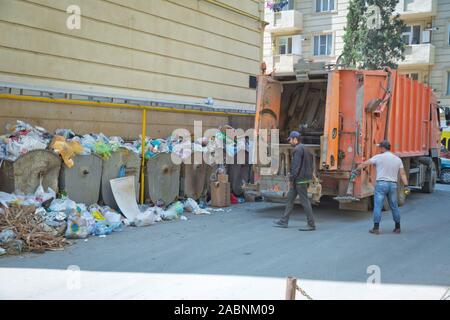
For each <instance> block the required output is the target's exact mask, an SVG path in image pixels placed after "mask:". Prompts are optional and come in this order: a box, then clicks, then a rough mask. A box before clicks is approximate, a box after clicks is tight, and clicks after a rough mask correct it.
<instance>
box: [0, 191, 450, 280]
mask: <svg viewBox="0 0 450 320" xmlns="http://www.w3.org/2000/svg"><path fill="white" fill-rule="evenodd" d="M439 189H440V190H438V191H436V192H435V193H433V194H422V193H419V192H413V193H412V194H411V195H410V196H409V198H408V201H407V204H406V205H405V206H403V207H402V208H401V214H402V229H403V230H402V231H403V232H402V234H401V235H396V234H392V229H393V221H392V218H391V214H390V212H386V213H385V214H384V215H383V220H382V223H381V231H382V234H381V235H379V236H375V235H372V234H369V233H368V230H369V228H370V227H371V225H372V215H371V213H361V212H348V211H339V210H337V205H336V204H335V203H334V202H324V203H322V204H321V205H320V206H319V207H314V212H315V215H316V220H317V226H318V229H317V231H315V232H306V233H305V232H300V231H298V227H299V226H300V225H302V224H303V223H304V219H305V217H304V215H303V214H302V208H301V207H300V206H299V207H297V208H296V213H295V214H294V215H293V217H292V219H291V222H290V225H289V228H288V229H279V228H274V227H273V226H272V221H273V220H275V219H277V218H278V217H279V215H280V214H281V212H282V211H283V206H282V205H280V204H271V203H246V204H240V205H235V206H232V207H231V210H230V211H229V212H227V211H224V212H216V213H214V214H213V215H210V216H206V215H205V216H192V215H188V218H189V220H188V221H175V222H164V223H160V224H157V225H154V226H150V227H145V228H131V227H128V228H126V229H125V230H124V231H123V232H118V233H114V234H112V235H110V236H107V237H106V238H89V239H88V241H84V240H79V241H77V243H76V244H75V245H73V246H71V247H69V248H67V249H66V250H65V251H60V252H47V253H45V254H42V255H36V254H27V255H24V256H20V257H2V258H0V273H1V272H2V268H19V269H20V268H31V269H59V270H65V269H66V268H67V267H68V266H69V265H77V266H79V267H80V269H81V270H83V271H106V272H134V273H146V274H148V273H155V274H157V273H158V274H160V273H164V274H178V275H179V274H198V275H203V274H205V275H206V274H207V275H242V276H261V277H279V278H284V277H286V276H296V277H299V278H302V279H310V280H323V281H351V282H361V283H363V282H366V280H367V277H368V273H367V271H368V267H369V266H376V267H377V268H378V267H379V270H380V272H381V281H382V282H383V283H390V284H414V285H438V286H450V186H440V187H439ZM4 270H6V269H4Z"/></svg>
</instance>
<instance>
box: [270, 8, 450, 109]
mask: <svg viewBox="0 0 450 320" xmlns="http://www.w3.org/2000/svg"><path fill="white" fill-rule="evenodd" d="M271 3H272V1H271V0H269V1H266V10H265V19H266V21H267V22H268V23H269V25H268V26H267V27H266V30H265V33H264V60H265V62H266V64H267V66H268V70H267V71H268V72H273V74H274V75H275V76H280V77H282V76H289V75H294V74H295V72H294V65H295V63H296V62H297V61H298V59H299V58H304V59H307V60H310V61H314V62H317V61H323V62H326V63H335V62H336V60H337V58H338V57H339V55H340V54H341V53H342V50H343V46H344V44H343V35H344V27H345V26H346V20H347V19H346V17H347V13H348V4H349V1H348V0H289V1H288V2H287V4H286V5H285V6H283V7H282V8H277V10H278V9H280V11H278V12H275V11H274V10H273V9H271V7H272V5H271ZM396 11H397V13H398V14H400V17H401V19H402V20H404V21H405V24H406V29H405V32H404V33H403V39H404V41H405V43H406V44H407V47H406V51H405V60H404V61H400V62H399V71H400V73H402V74H406V75H408V76H409V77H411V78H414V79H417V80H420V81H422V82H425V83H428V84H430V85H431V86H432V87H433V88H434V89H435V92H436V94H437V96H438V97H439V99H440V102H441V105H446V106H450V0H399V3H398V5H397V7H396Z"/></svg>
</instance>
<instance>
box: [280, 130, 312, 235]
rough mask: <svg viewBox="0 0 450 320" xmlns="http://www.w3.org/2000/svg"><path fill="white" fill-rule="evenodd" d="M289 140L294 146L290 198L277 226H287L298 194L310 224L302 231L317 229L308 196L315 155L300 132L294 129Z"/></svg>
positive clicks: (301, 229)
mask: <svg viewBox="0 0 450 320" xmlns="http://www.w3.org/2000/svg"><path fill="white" fill-rule="evenodd" d="M288 142H289V143H290V144H291V145H292V146H293V147H294V150H293V152H292V161H291V172H290V176H289V181H290V186H289V192H288V195H287V197H288V200H287V205H286V210H285V211H284V214H283V216H282V217H281V219H280V220H279V221H276V222H275V226H276V227H281V228H287V226H288V222H289V217H290V215H291V213H292V210H293V209H294V201H295V199H296V198H297V195H298V196H299V199H300V204H301V205H302V206H303V208H304V210H305V213H306V217H307V220H308V224H307V226H305V227H302V228H300V229H299V230H300V231H313V230H316V224H315V222H314V215H313V211H312V207H311V202H310V201H309V198H308V184H309V183H310V182H311V179H312V175H313V161H314V159H313V156H312V154H311V153H310V152H309V151H308V150H307V149H306V148H305V146H304V145H303V144H301V143H300V133H299V132H297V131H292V132H291V134H290V135H289V138H288Z"/></svg>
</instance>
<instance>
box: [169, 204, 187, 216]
mask: <svg viewBox="0 0 450 320" xmlns="http://www.w3.org/2000/svg"><path fill="white" fill-rule="evenodd" d="M170 208H172V209H174V210H175V211H176V213H177V214H178V215H181V214H183V212H184V206H183V204H182V203H181V201H177V202H174V203H172V204H171V205H170V207H169V209H170Z"/></svg>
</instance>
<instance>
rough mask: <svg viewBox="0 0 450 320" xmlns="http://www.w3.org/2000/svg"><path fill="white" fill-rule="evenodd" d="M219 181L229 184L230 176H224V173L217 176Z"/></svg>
mask: <svg viewBox="0 0 450 320" xmlns="http://www.w3.org/2000/svg"><path fill="white" fill-rule="evenodd" d="M217 179H218V180H219V182H222V183H227V182H228V175H227V174H224V173H219V174H218V175H217Z"/></svg>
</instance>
